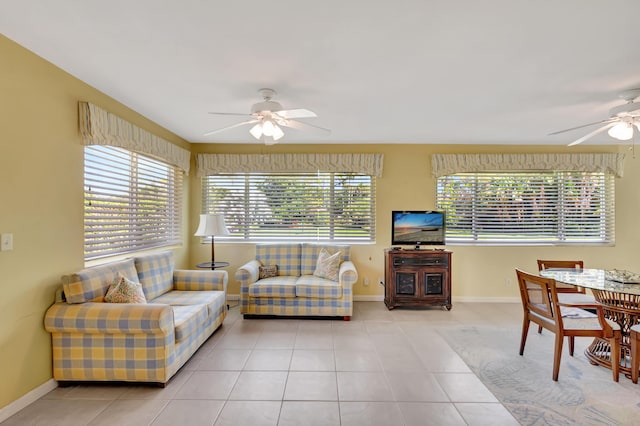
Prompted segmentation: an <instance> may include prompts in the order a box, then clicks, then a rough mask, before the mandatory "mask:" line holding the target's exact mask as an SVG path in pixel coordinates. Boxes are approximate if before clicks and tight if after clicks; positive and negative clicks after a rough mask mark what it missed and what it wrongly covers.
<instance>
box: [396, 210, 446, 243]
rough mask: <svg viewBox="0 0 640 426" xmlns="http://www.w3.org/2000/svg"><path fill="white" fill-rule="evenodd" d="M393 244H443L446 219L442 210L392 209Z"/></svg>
mask: <svg viewBox="0 0 640 426" xmlns="http://www.w3.org/2000/svg"><path fill="white" fill-rule="evenodd" d="M391 215H392V218H391V244H394V245H400V244H407V245H409V244H410V245H414V246H420V245H443V244H444V243H445V241H444V232H445V221H444V212H441V211H392V212H391Z"/></svg>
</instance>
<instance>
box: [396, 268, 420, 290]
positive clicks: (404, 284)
mask: <svg viewBox="0 0 640 426" xmlns="http://www.w3.org/2000/svg"><path fill="white" fill-rule="evenodd" d="M416 278H417V275H416V274H415V273H412V272H396V294H397V295H398V296H415V295H416V294H417V291H416V290H417V287H418V282H417V279H416Z"/></svg>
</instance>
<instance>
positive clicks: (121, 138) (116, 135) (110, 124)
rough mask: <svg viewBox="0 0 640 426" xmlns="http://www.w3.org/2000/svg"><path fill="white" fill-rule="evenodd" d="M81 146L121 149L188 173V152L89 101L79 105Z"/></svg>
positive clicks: (189, 156)
mask: <svg viewBox="0 0 640 426" xmlns="http://www.w3.org/2000/svg"><path fill="white" fill-rule="evenodd" d="M79 113H80V134H81V135H82V141H83V144H84V145H109V146H114V147H118V148H124V149H127V150H129V151H133V152H137V153H139V154H143V155H148V156H150V157H153V158H155V159H157V160H160V161H164V162H165V163H168V164H171V165H173V166H176V167H178V168H180V169H182V170H184V171H185V173H187V174H189V166H190V159H191V153H190V152H189V151H188V150H186V149H184V148H181V147H179V146H177V145H174V144H172V143H171V142H169V141H166V140H164V139H162V138H160V137H158V136H156V135H154V134H152V133H150V132H148V131H146V130H144V129H141V128H140V127H138V126H136V125H134V124H132V123H129V122H128V121H126V120H124V119H122V118H120V117H118V116H117V115H115V114H112V113H110V112H108V111H105V110H104V109H102V108H100V107H98V106H96V105H93V104H91V103H89V102H80V103H79Z"/></svg>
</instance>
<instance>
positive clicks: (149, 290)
mask: <svg viewBox="0 0 640 426" xmlns="http://www.w3.org/2000/svg"><path fill="white" fill-rule="evenodd" d="M134 262H135V265H136V270H137V271H138V278H139V279H140V284H142V291H144V295H145V296H146V297H147V300H152V299H155V298H156V297H158V296H160V295H161V294H164V293H166V292H168V291H170V290H171V289H172V288H173V270H174V261H173V252H170V251H165V252H162V253H157V254H151V255H148V256H140V257H136V258H135V259H134Z"/></svg>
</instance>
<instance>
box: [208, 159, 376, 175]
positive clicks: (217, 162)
mask: <svg viewBox="0 0 640 426" xmlns="http://www.w3.org/2000/svg"><path fill="white" fill-rule="evenodd" d="M382 161H383V155H382V154H196V174H197V175H198V176H207V175H213V174H218V173H252V172H256V173H268V172H286V173H295V172H317V171H318V170H320V171H323V172H342V173H361V174H365V175H369V176H375V177H381V176H382Z"/></svg>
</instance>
